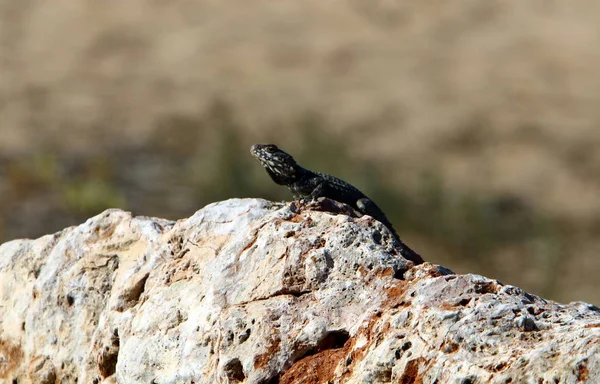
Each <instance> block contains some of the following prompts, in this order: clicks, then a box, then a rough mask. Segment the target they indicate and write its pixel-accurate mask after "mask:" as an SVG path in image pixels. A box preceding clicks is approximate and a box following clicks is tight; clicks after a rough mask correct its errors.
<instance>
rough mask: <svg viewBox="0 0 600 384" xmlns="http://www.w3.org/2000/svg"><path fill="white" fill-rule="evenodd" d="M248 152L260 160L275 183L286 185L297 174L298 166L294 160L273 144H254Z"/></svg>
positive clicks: (294, 178)
mask: <svg viewBox="0 0 600 384" xmlns="http://www.w3.org/2000/svg"><path fill="white" fill-rule="evenodd" d="M250 153H252V156H254V157H256V158H257V159H258V161H260V163H261V164H262V166H263V167H264V168H265V170H266V171H267V173H268V174H269V176H271V179H273V181H274V182H276V183H277V184H281V185H287V184H289V183H291V182H293V181H295V180H296V178H297V177H298V176H299V172H300V167H299V166H298V164H296V160H294V158H293V157H292V156H291V155H290V154H288V153H286V152H284V151H282V150H281V149H279V148H278V147H277V146H276V145H274V144H254V145H253V146H252V147H251V148H250Z"/></svg>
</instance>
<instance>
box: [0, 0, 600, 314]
mask: <svg viewBox="0 0 600 384" xmlns="http://www.w3.org/2000/svg"><path fill="white" fill-rule="evenodd" d="M598 68H600V3H598V2H597V1H591V0H573V1H569V2H558V1H552V0H543V1H542V0H540V1H535V0H534V1H528V2H524V1H519V0H508V1H502V2H497V1H496V2H491V1H487V2H486V1H480V0H456V1H433V0H426V1H419V2H400V1H384V0H374V1H369V2H366V1H359V0H349V1H344V2H341V1H332V2H322V1H318V0H309V1H302V2H275V1H270V0H255V1H252V2H247V1H242V0H239V1H234V0H232V1H226V2H218V1H210V0H202V1H183V0H181V1H173V0H170V1H166V0H152V1H147V0H144V1H142V0H128V1H121V0H105V1H101V2H99V1H97V2H92V1H89V2H82V1H78V0H53V1H52V2H48V1H42V0H21V1H10V0H0V196H1V197H2V198H1V199H0V240H1V241H8V240H11V239H15V238H20V237H30V238H31V237H38V236H41V235H43V234H47V233H53V232H56V231H59V230H61V229H63V228H64V227H66V226H70V225H75V224H78V223H80V222H82V221H84V220H85V219H87V218H88V217H91V216H93V215H95V214H97V213H99V212H101V211H102V210H104V209H106V208H109V207H119V208H122V209H126V210H130V211H132V212H133V213H134V214H136V215H147V216H160V217H165V218H169V219H180V218H184V217H187V216H190V215H192V214H193V213H194V212H195V211H196V210H197V209H199V208H201V207H202V206H204V205H206V204H208V203H210V202H214V201H218V200H223V199H227V198H231V197H263V198H268V199H274V200H283V199H286V200H289V199H290V195H289V192H288V191H287V190H286V189H285V188H283V187H279V186H276V185H275V184H274V183H272V182H271V180H270V179H269V178H268V176H267V174H266V173H265V172H264V170H263V169H262V167H260V165H259V164H258V163H257V162H256V161H255V160H254V159H253V158H252V157H251V156H250V154H249V146H250V145H251V144H254V143H257V142H274V143H276V144H278V145H279V146H281V147H282V148H284V149H285V150H286V151H288V152H290V153H291V154H293V155H294V156H295V157H296V158H297V159H298V161H299V163H300V164H302V165H304V166H305V167H308V168H312V169H315V170H319V171H323V172H327V173H332V174H334V175H336V176H339V177H341V178H344V179H346V180H348V181H350V182H351V183H353V184H355V185H356V186H357V187H359V188H360V189H362V190H363V191H364V192H365V193H367V194H368V195H369V196H370V197H371V198H373V199H374V200H375V201H376V202H377V203H378V204H379V205H380V206H381V208H382V209H383V210H384V211H385V212H386V213H387V215H388V217H389V218H390V220H391V221H392V222H393V223H394V225H395V226H396V229H397V230H398V232H399V233H400V234H401V236H402V238H403V239H404V240H405V241H406V242H407V243H408V244H409V245H410V246H411V247H413V248H414V249H416V250H418V251H419V252H420V253H421V254H422V255H423V256H424V257H425V259H427V260H429V261H432V262H436V263H441V264H443V265H445V266H447V267H449V268H451V269H453V270H455V271H456V272H460V273H467V272H474V273H479V274H483V275H486V276H489V277H492V278H497V279H499V280H501V281H502V282H504V283H507V284H514V285H518V286H520V287H522V288H524V289H526V290H528V291H530V292H533V293H536V294H539V295H542V296H544V297H546V298H552V299H556V300H559V301H563V302H569V301H574V300H582V301H588V302H592V303H595V304H600V280H599V279H598V276H599V275H600V258H599V257H598V256H599V252H600V75H599V74H598Z"/></svg>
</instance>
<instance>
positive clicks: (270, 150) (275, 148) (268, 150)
mask: <svg viewBox="0 0 600 384" xmlns="http://www.w3.org/2000/svg"><path fill="white" fill-rule="evenodd" d="M276 150H277V147H276V146H274V145H267V146H266V147H265V151H267V152H269V153H273V152H275V151H276Z"/></svg>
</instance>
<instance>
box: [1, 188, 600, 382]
mask: <svg viewBox="0 0 600 384" xmlns="http://www.w3.org/2000/svg"><path fill="white" fill-rule="evenodd" d="M394 245H395V242H394V240H393V238H392V236H391V235H390V234H389V232H388V231H387V229H386V228H385V227H384V226H383V225H381V224H380V223H378V222H376V221H375V220H373V219H372V218H370V217H368V216H364V217H361V218H358V219H357V218H351V217H349V216H346V215H342V214H333V213H327V212H317V211H312V210H309V209H298V207H297V206H296V205H294V204H288V205H283V206H281V205H275V204H273V203H270V202H267V201H264V200H256V199H232V200H228V201H224V202H219V203H215V204H211V205H209V206H207V207H205V208H204V209H202V210H200V211H198V212H197V213H196V214H195V215H194V216H192V217H190V218H189V219H186V220H181V221H178V222H170V221H166V220H161V219H154V218H146V217H132V216H131V214H129V213H127V212H123V211H119V210H109V211H106V212H104V213H102V214H100V215H98V216H96V217H93V218H91V219H89V220H88V221H87V222H86V223H84V224H82V225H80V226H78V227H72V228H67V229H65V230H63V231H62V232H59V233H56V234H54V235H49V236H45V237H42V238H40V239H37V240H15V241H12V242H9V243H6V244H4V245H2V246H1V247H0V382H2V383H4V382H6V383H19V384H22V383H48V384H49V383H58V382H60V383H115V382H118V383H145V384H148V383H160V384H163V383H165V384H166V383H264V384H267V383H325V382H332V383H388V382H394V383H434V382H438V383H487V382H492V383H509V382H512V383H518V382H532V383H555V382H560V383H577V382H589V383H596V382H600V361H599V360H600V357H599V355H600V353H599V352H600V311H599V310H598V308H596V307H593V306H591V305H589V304H585V303H572V304H569V305H560V304H557V303H554V302H549V301H545V300H543V299H541V298H539V297H536V296H533V295H530V294H527V293H525V292H523V291H522V290H520V289H519V288H516V287H513V286H507V285H502V284H501V283H499V282H498V281H495V280H490V279H487V278H484V277H481V276H477V275H454V274H452V272H451V271H449V270H448V269H446V268H443V267H440V266H435V265H432V264H429V263H425V264H422V265H418V266H414V264H413V263H412V262H410V261H408V260H405V259H404V258H402V257H401V255H399V253H398V251H397V249H396V248H395V247H394Z"/></svg>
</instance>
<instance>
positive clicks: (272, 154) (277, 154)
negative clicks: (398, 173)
mask: <svg viewBox="0 0 600 384" xmlns="http://www.w3.org/2000/svg"><path fill="white" fill-rule="evenodd" d="M250 152H251V153H252V155H253V156H254V157H256V158H257V159H258V161H260V163H261V164H262V166H263V167H264V168H265V170H266V171H267V173H268V174H269V176H271V179H273V181H274V182H275V183H277V184H280V185H285V186H287V187H288V188H289V190H290V191H291V192H292V195H293V196H294V199H298V200H307V199H312V200H316V199H317V198H319V197H326V198H329V199H331V200H335V201H338V202H340V203H344V204H348V205H349V206H351V207H352V208H354V209H355V210H356V211H358V212H360V213H362V214H365V215H369V216H371V217H373V218H374V219H375V220H377V221H379V222H381V223H382V224H383V225H385V226H386V227H387V228H388V229H389V230H390V231H391V232H392V234H393V235H394V237H395V238H396V240H398V242H399V243H400V245H401V253H402V255H403V256H404V257H405V258H407V259H409V260H412V261H414V262H416V263H421V262H423V259H422V258H421V256H419V254H417V253H416V252H414V251H413V250H412V249H410V248H409V247H408V246H406V245H405V244H404V243H403V242H402V241H401V240H400V237H399V236H398V234H397V233H396V230H395V229H394V227H393V226H392V223H390V221H389V220H388V219H387V217H386V216H385V214H384V213H383V211H382V210H381V209H380V208H379V207H378V206H377V204H375V203H374V202H373V201H372V200H371V199H369V198H368V197H367V196H366V195H365V194H364V193H362V192H361V191H360V190H358V188H356V187H354V186H353V185H351V184H349V183H347V182H345V181H344V180H341V179H338V178H337V177H335V176H331V175H327V174H324V173H320V172H314V171H309V170H308V169H305V168H302V167H301V166H299V165H298V164H297V163H296V161H295V160H294V158H293V157H292V156H291V155H289V154H288V153H286V152H284V151H282V150H281V149H279V148H278V147H277V146H276V145H273V144H255V145H253V146H252V147H251V148H250Z"/></svg>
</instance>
